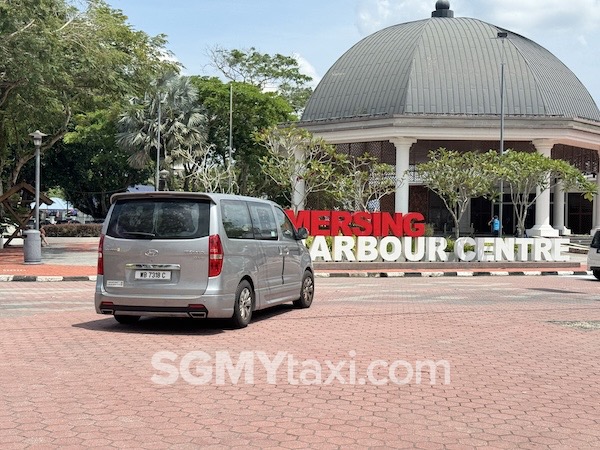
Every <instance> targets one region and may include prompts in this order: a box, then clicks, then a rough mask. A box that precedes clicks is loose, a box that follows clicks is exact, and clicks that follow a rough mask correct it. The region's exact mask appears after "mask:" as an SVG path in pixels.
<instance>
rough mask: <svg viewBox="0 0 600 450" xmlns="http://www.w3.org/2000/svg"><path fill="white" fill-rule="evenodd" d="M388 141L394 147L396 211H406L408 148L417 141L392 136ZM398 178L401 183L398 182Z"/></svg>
mask: <svg viewBox="0 0 600 450" xmlns="http://www.w3.org/2000/svg"><path fill="white" fill-rule="evenodd" d="M390 142H391V143H392V144H394V146H395V147H396V180H398V183H399V184H398V185H397V187H396V208H395V209H396V212H397V213H407V212H409V211H408V187H409V180H408V174H407V170H408V169H409V167H410V158H409V156H410V148H411V147H412V145H413V144H414V143H416V142H417V140H416V139H414V138H407V137H401V138H392V139H390ZM400 180H402V183H401V184H400Z"/></svg>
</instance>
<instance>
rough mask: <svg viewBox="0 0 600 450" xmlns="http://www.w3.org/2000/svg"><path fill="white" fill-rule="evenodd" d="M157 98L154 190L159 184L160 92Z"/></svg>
mask: <svg viewBox="0 0 600 450" xmlns="http://www.w3.org/2000/svg"><path fill="white" fill-rule="evenodd" d="M157 97H158V127H157V131H156V174H155V179H154V190H155V191H158V190H159V187H158V186H159V183H160V109H161V108H160V104H161V102H162V99H161V98H160V92H159V93H158V95H157Z"/></svg>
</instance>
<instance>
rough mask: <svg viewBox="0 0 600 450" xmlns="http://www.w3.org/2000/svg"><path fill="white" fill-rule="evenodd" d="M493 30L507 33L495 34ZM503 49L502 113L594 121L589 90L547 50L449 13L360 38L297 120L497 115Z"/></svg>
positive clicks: (596, 114)
mask: <svg viewBox="0 0 600 450" xmlns="http://www.w3.org/2000/svg"><path fill="white" fill-rule="evenodd" d="M499 31H502V32H507V33H508V37H507V38H505V39H499V38H498V37H497V36H498V32H499ZM503 41H504V43H503ZM503 48H504V62H505V83H506V90H505V110H504V111H505V114H506V115H507V116H510V115H518V116H530V115H531V116H561V117H568V118H574V117H580V118H586V119H591V120H594V121H600V111H599V110H598V107H597V106H596V104H595V102H594V100H593V98H592V96H591V95H590V93H589V92H588V91H587V89H586V88H585V87H584V86H583V84H582V83H581V82H580V81H579V79H578V78H577V77H576V76H575V74H573V72H572V71H571V70H569V68H567V67H566V66H565V65H564V64H563V63H562V62H561V61H560V60H559V59H558V58H556V57H555V56H554V55H552V54H551V53H550V52H549V51H547V50H546V49H544V48H543V47H541V46H540V45H538V44H536V43H535V42H533V41H531V40H529V39H527V38H525V37H523V36H520V35H518V34H515V33H512V32H510V31H508V30H504V29H502V28H499V27H496V26H494V25H491V24H489V23H486V22H482V21H480V20H477V19H470V18H452V17H432V18H429V19H425V20H420V21H416V22H408V23H404V24H400V25H395V26H392V27H388V28H386V29H383V30H381V31H378V32H376V33H374V34H372V35H370V36H368V37H366V38H364V39H363V40H361V41H360V42H358V43H357V44H356V45H354V46H353V47H352V48H351V49H350V50H348V51H347V52H346V53H345V54H344V55H342V56H341V57H340V58H339V59H338V60H337V61H336V62H335V64H334V65H333V66H332V67H331V68H330V69H329V71H328V72H327V73H326V74H325V76H324V77H323V79H322V80H321V82H320V83H319V85H318V86H317V88H316V89H315V91H314V93H313V94H312V96H311V98H310V100H309V101H308V103H307V105H306V109H305V110H304V113H303V115H302V121H314V120H327V119H343V118H351V117H357V116H367V117H368V116H389V115H396V114H455V115H475V114H478V115H499V114H500V79H501V76H500V71H501V69H500V68H501V62H502V54H503Z"/></svg>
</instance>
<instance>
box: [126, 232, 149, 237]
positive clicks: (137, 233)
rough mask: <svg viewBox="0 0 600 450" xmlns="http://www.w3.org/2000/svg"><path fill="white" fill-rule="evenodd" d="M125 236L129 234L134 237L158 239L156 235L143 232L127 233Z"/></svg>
mask: <svg viewBox="0 0 600 450" xmlns="http://www.w3.org/2000/svg"><path fill="white" fill-rule="evenodd" d="M125 234H129V235H133V236H146V237H156V233H145V232H143V231H125Z"/></svg>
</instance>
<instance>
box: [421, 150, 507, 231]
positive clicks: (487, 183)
mask: <svg viewBox="0 0 600 450" xmlns="http://www.w3.org/2000/svg"><path fill="white" fill-rule="evenodd" d="M496 161H497V153H495V152H493V151H489V152H487V153H474V152H466V153H458V152H456V151H452V150H446V149H445V148H439V149H438V150H434V151H431V152H429V161H427V162H425V163H421V164H418V165H417V167H416V175H417V177H418V179H420V180H421V181H422V182H423V184H424V185H425V186H427V187H428V188H429V189H431V190H432V191H434V192H435V193H436V194H437V195H438V196H439V197H440V198H441V199H442V201H443V202H444V205H445V206H446V208H447V209H448V211H449V212H450V215H451V216H452V219H453V220H454V232H455V236H456V237H457V238H458V237H459V236H460V220H461V218H462V216H463V214H464V213H465V211H466V210H467V206H468V205H469V201H470V200H471V198H475V197H482V196H483V197H491V196H493V195H494V191H495V189H496V188H495V182H496V179H495V178H494V177H493V176H492V174H493V173H494V171H493V167H494V164H495V163H496Z"/></svg>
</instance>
